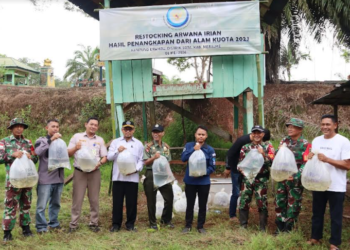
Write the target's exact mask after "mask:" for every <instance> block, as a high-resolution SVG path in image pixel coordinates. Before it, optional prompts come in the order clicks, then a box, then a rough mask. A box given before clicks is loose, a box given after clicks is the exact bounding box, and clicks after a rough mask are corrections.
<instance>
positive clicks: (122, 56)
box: [100, 1, 261, 60]
mask: <svg viewBox="0 0 350 250" xmlns="http://www.w3.org/2000/svg"><path fill="white" fill-rule="evenodd" d="M260 43H261V40H260V14H259V2H258V1H254V2H253V1H250V2H222V3H199V4H183V5H162V6H151V7H133V8H116V9H105V10H100V55H101V60H129V59H142V58H168V57H191V56H210V55H236V54H241V55H242V54H258V53H260V52H261V44H260Z"/></svg>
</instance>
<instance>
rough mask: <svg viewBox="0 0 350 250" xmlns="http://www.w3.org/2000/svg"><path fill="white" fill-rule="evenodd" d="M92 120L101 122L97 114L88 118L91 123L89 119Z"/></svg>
mask: <svg viewBox="0 0 350 250" xmlns="http://www.w3.org/2000/svg"><path fill="white" fill-rule="evenodd" d="M91 120H96V121H97V122H98V123H100V121H99V120H98V117H96V116H92V117H89V118H88V119H87V121H86V123H89V121H91Z"/></svg>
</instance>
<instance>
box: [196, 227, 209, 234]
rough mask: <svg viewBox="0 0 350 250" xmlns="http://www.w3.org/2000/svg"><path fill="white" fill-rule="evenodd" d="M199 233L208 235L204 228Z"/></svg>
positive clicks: (199, 229)
mask: <svg viewBox="0 0 350 250" xmlns="http://www.w3.org/2000/svg"><path fill="white" fill-rule="evenodd" d="M197 231H198V233H200V234H207V231H205V229H204V228H198V229H197Z"/></svg>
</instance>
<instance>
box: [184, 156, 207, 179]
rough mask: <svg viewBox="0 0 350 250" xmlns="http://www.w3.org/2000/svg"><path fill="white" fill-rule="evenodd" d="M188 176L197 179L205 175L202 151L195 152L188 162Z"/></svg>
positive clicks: (205, 166) (205, 165) (205, 162)
mask: <svg viewBox="0 0 350 250" xmlns="http://www.w3.org/2000/svg"><path fill="white" fill-rule="evenodd" d="M188 167H189V175H190V176H193V177H199V176H203V175H206V174H207V160H206V158H205V155H204V153H203V151H202V150H195V151H194V152H193V153H192V155H191V156H190V159H189V160H188Z"/></svg>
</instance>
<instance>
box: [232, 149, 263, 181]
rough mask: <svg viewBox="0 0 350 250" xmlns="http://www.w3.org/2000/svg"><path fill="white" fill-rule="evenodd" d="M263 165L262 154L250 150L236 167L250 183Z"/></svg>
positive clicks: (255, 150)
mask: <svg viewBox="0 0 350 250" xmlns="http://www.w3.org/2000/svg"><path fill="white" fill-rule="evenodd" d="M263 165H264V157H263V156H262V154H260V153H259V151H258V150H257V149H252V150H250V152H249V153H248V154H247V155H246V156H245V158H244V159H243V161H241V162H240V163H239V164H238V166H237V167H238V168H239V169H241V170H242V172H243V174H244V176H245V177H246V178H247V179H248V181H249V182H250V183H252V182H253V181H254V179H255V177H256V176H257V174H258V173H259V172H260V169H261V167H262V166H263Z"/></svg>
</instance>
